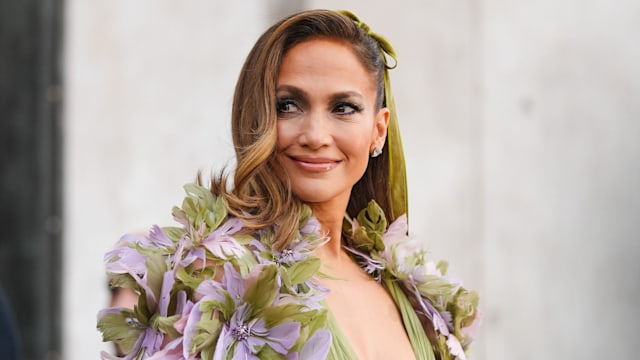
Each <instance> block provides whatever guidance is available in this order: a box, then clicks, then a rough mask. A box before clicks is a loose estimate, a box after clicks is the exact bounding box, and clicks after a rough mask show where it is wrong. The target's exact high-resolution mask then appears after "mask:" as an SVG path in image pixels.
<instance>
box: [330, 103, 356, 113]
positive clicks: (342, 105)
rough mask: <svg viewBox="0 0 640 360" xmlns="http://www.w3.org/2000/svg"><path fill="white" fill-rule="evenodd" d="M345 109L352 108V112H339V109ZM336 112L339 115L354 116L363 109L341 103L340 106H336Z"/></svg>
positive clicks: (351, 104) (352, 104)
mask: <svg viewBox="0 0 640 360" xmlns="http://www.w3.org/2000/svg"><path fill="white" fill-rule="evenodd" d="M345 107H350V108H351V109H352V110H351V111H347V112H345V111H338V109H340V108H345ZM333 111H334V112H338V114H339V115H353V114H357V113H359V112H361V111H362V108H361V107H360V106H358V105H356V104H354V103H350V102H340V103H338V104H336V106H334V108H333Z"/></svg>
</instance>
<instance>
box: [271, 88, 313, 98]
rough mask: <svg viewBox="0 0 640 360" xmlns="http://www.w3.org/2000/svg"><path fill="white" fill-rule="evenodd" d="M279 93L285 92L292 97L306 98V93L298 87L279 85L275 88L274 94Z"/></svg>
mask: <svg viewBox="0 0 640 360" xmlns="http://www.w3.org/2000/svg"><path fill="white" fill-rule="evenodd" d="M281 92H286V93H288V94H290V95H292V96H295V97H301V98H306V97H307V92H306V91H304V90H303V89H300V88H298V87H295V86H292V85H281V86H278V87H277V88H276V93H281Z"/></svg>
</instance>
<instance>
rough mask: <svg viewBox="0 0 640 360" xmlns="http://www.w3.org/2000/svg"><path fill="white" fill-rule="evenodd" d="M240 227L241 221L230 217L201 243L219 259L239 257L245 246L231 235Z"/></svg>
mask: <svg viewBox="0 0 640 360" xmlns="http://www.w3.org/2000/svg"><path fill="white" fill-rule="evenodd" d="M240 229H242V221H241V220H240V219H238V218H230V219H229V220H228V221H226V222H225V223H224V224H222V226H220V227H219V228H218V229H216V230H215V231H213V232H212V233H211V234H209V235H208V236H207V237H206V238H205V239H204V240H202V245H203V246H204V247H205V248H207V249H208V250H209V251H210V252H211V253H212V254H213V255H215V256H217V257H218V258H220V259H224V260H228V259H229V257H236V258H239V257H241V256H242V255H243V254H244V253H245V248H244V247H243V246H242V245H240V243H238V242H237V241H236V239H234V238H233V236H231V235H233V234H235V233H237V232H238V231H240Z"/></svg>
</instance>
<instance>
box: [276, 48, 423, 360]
mask: <svg viewBox="0 0 640 360" xmlns="http://www.w3.org/2000/svg"><path fill="white" fill-rule="evenodd" d="M276 93H277V97H278V129H277V130H278V141H277V146H278V160H279V162H280V163H281V164H282V166H283V168H284V171H285V172H286V173H287V174H286V175H287V176H288V178H289V179H290V183H291V186H292V191H293V193H294V194H296V196H298V197H299V198H300V199H301V200H302V201H304V202H305V203H307V204H308V205H309V206H310V207H311V208H312V209H313V211H314V214H315V215H316V217H317V218H318V220H319V222H320V224H321V225H322V228H323V230H324V231H325V232H326V233H328V235H329V237H330V240H329V242H328V243H327V244H326V245H324V246H322V247H321V248H319V249H317V250H316V255H317V256H318V257H320V259H321V260H322V262H323V269H322V271H323V272H325V273H327V274H328V275H329V276H331V278H323V279H319V281H320V282H321V284H322V285H323V286H325V287H328V288H329V289H330V290H331V291H330V292H329V294H328V295H327V305H328V306H329V308H330V310H331V312H332V314H333V316H334V317H335V319H336V321H337V323H338V326H339V327H340V329H341V330H342V332H343V333H344V335H345V336H346V337H347V339H348V341H349V344H350V345H351V346H352V347H353V348H354V350H355V351H356V353H357V354H358V356H359V358H361V359H412V358H415V357H414V354H413V350H412V348H411V344H410V342H409V340H408V337H407V334H406V332H405V330H404V326H403V324H402V320H401V318H400V315H399V314H398V311H397V309H396V307H395V304H394V303H393V301H392V299H391V298H390V296H389V294H388V293H387V292H386V290H385V289H384V288H383V287H382V286H381V285H380V284H378V283H377V282H376V281H375V280H373V279H372V278H371V277H370V276H369V275H368V274H366V273H365V272H364V271H363V270H362V269H361V268H360V266H358V265H357V264H356V263H354V262H353V260H352V259H351V258H350V256H349V255H347V254H346V252H345V250H344V249H343V248H342V219H343V217H344V214H345V212H346V208H347V203H348V201H349V196H350V194H351V189H352V188H353V185H354V184H355V183H356V182H357V181H358V180H359V179H360V177H362V175H363V174H364V171H365V169H366V167H367V163H368V161H369V156H370V154H371V153H372V152H373V149H374V147H376V146H378V147H382V146H383V145H384V139H385V136H386V130H387V125H388V122H389V110H388V109H386V108H383V109H377V108H376V106H375V101H376V88H375V83H374V79H373V76H372V74H370V73H369V72H368V71H367V70H366V68H365V67H364V66H363V65H362V64H361V63H360V61H359V60H358V58H357V57H356V55H355V53H354V52H353V50H352V49H351V47H350V45H349V44H347V43H344V42H340V41H336V40H332V39H323V38H320V39H312V40H307V41H305V42H302V43H300V44H298V45H296V46H294V47H293V48H292V49H291V50H289V52H287V54H286V55H285V57H284V58H283V62H282V65H281V68H280V73H279V75H278V82H277V92H276Z"/></svg>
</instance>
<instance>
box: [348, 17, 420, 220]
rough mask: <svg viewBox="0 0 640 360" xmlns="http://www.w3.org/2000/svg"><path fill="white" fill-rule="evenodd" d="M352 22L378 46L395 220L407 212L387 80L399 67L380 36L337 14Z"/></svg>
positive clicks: (400, 153) (403, 171)
mask: <svg viewBox="0 0 640 360" xmlns="http://www.w3.org/2000/svg"><path fill="white" fill-rule="evenodd" d="M337 12H338V13H340V14H343V15H345V16H347V17H348V18H350V19H351V20H353V22H354V23H356V24H357V25H358V26H359V27H360V28H362V29H363V30H365V31H366V32H367V34H368V35H369V36H371V37H372V38H373V39H374V40H376V41H377V42H378V46H379V48H380V56H382V60H383V62H384V65H385V68H384V106H386V107H387V108H388V109H389V126H388V127H387V146H388V151H389V181H390V187H391V189H390V190H391V203H392V206H393V215H394V217H396V218H397V217H399V216H400V215H402V214H407V218H408V212H409V205H408V197H407V169H406V166H405V159H404V150H403V146H402V138H401V136H400V125H399V124H398V112H397V111H396V103H395V101H394V99H393V94H392V93H391V82H390V80H389V70H391V69H394V68H395V67H396V66H397V65H398V57H397V55H396V52H395V50H394V49H393V46H391V43H390V42H389V41H388V40H387V39H386V38H384V37H383V36H381V35H379V34H376V33H374V32H372V31H371V28H369V26H368V25H367V24H365V23H363V22H362V21H360V19H359V18H358V16H356V15H355V14H354V13H352V12H350V11H348V10H339V11H337ZM388 57H389V58H391V59H393V64H389V62H388Z"/></svg>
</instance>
